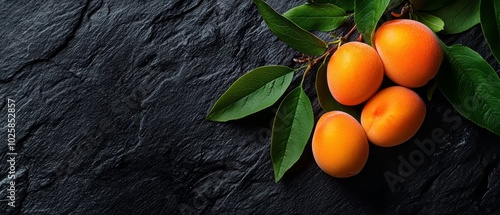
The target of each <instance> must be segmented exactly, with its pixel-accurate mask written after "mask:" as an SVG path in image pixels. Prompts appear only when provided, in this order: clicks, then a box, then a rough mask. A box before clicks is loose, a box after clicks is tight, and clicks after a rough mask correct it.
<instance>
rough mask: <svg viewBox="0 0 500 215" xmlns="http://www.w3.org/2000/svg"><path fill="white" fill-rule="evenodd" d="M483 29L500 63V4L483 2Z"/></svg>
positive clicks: (487, 0) (489, 1) (481, 9)
mask: <svg viewBox="0 0 500 215" xmlns="http://www.w3.org/2000/svg"><path fill="white" fill-rule="evenodd" d="M480 14H481V27H482V29H483V34H484V37H486V41H487V42H488V45H489V46H490V49H491V52H492V53H493V55H494V56H495V58H496V59H497V61H498V62H500V2H498V1H493V0H481V8H480Z"/></svg>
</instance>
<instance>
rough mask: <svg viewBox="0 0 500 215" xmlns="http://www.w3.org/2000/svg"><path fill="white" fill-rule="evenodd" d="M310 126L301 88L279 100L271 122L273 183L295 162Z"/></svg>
mask: <svg viewBox="0 0 500 215" xmlns="http://www.w3.org/2000/svg"><path fill="white" fill-rule="evenodd" d="M313 126H314V115H313V110H312V107H311V101H309V98H308V97H307V95H306V94H305V92H304V90H303V89H302V87H301V86H300V87H297V88H296V89H294V90H293V91H292V92H290V93H289V94H288V95H287V96H286V97H285V99H283V101H282V102H281V104H280V106H279V108H278V112H277V113H276V117H275V118H274V124H273V131H272V137H271V159H272V161H273V167H274V179H275V181H276V182H278V181H279V180H280V179H281V177H283V175H284V174H285V172H286V171H287V170H288V169H290V167H292V166H293V164H295V162H297V160H299V158H300V156H301V155H302V152H303V151H304V148H305V146H306V144H307V141H308V140H309V137H310V135H311V132H312V129H313Z"/></svg>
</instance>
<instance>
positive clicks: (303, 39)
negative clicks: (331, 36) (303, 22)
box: [254, 0, 326, 55]
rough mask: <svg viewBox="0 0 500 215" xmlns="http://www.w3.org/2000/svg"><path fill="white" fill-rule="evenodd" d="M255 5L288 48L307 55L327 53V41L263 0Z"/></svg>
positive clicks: (255, 0) (255, 1) (257, 0)
mask: <svg viewBox="0 0 500 215" xmlns="http://www.w3.org/2000/svg"><path fill="white" fill-rule="evenodd" d="M254 3H255V5H257V9H259V12H260V14H261V15H262V18H263V19H264V21H265V22H266V24H267V26H268V27H269V29H270V30H271V31H272V32H273V33H274V34H275V35H276V36H278V38H279V39H280V40H281V41H283V42H285V43H286V44H287V45H288V46H290V47H292V48H293V49H295V50H297V51H299V52H302V53H304V54H307V55H321V54H323V53H324V52H325V50H326V43H325V41H323V40H321V39H319V38H318V37H316V36H315V35H314V34H312V33H310V32H309V31H307V30H305V29H303V28H301V27H299V26H298V25H297V24H295V23H293V22H292V21H290V20H289V19H287V18H286V17H284V16H282V15H281V14H279V13H278V12H276V11H275V10H274V9H273V8H272V7H271V6H269V5H268V4H267V3H266V2H264V1H263V0H254Z"/></svg>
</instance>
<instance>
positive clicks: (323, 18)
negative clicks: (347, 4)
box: [283, 4, 349, 32]
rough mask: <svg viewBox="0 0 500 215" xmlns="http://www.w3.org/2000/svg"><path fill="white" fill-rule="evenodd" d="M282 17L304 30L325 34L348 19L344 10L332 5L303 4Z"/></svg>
mask: <svg viewBox="0 0 500 215" xmlns="http://www.w3.org/2000/svg"><path fill="white" fill-rule="evenodd" d="M283 16H285V17H286V18H288V19H290V20H291V21H293V22H294V23H295V24H297V25H298V26H300V27H302V28H304V29H306V30H317V31H326V32H328V31H333V30H335V29H337V28H338V27H340V26H341V25H342V24H344V22H345V21H346V20H347V18H348V17H349V16H347V14H346V13H345V11H344V10H342V9H341V8H339V7H337V6H335V5H332V4H322V5H318V4H303V5H300V6H297V7H294V8H292V9H290V10H289V11H287V12H286V13H284V14H283Z"/></svg>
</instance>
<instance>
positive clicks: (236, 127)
mask: <svg viewBox="0 0 500 215" xmlns="http://www.w3.org/2000/svg"><path fill="white" fill-rule="evenodd" d="M302 2H305V1H302V0H293V1H278V0H269V3H270V4H271V5H272V6H273V7H275V8H277V9H278V11H280V12H284V11H285V10H287V9H289V8H291V7H293V6H296V5H299V4H300V3H302ZM0 31H1V32H0V47H1V49H0V70H1V72H0V95H1V96H2V99H1V101H0V102H1V103H0V107H1V113H2V114H1V116H2V117H1V119H2V120H1V121H0V126H1V127H2V129H1V133H0V137H3V138H4V139H2V140H1V142H2V144H1V147H0V157H1V162H0V170H1V171H0V178H1V180H0V187H1V190H2V191H1V192H0V193H1V198H2V199H5V196H6V192H5V191H6V188H7V183H8V182H9V180H7V168H8V164H7V163H6V162H5V161H6V159H7V156H6V153H7V144H6V138H5V137H6V133H7V131H6V124H7V123H6V119H7V116H6V115H7V114H6V112H7V107H6V103H7V102H6V99H7V98H11V99H15V100H16V104H17V127H16V129H17V140H18V142H17V148H16V152H17V153H18V156H17V158H16V159H17V163H16V167H17V173H16V176H17V179H16V183H17V186H16V189H17V193H16V205H17V207H15V208H10V207H7V206H6V202H3V201H2V202H0V203H1V205H0V209H1V210H0V214H320V213H326V214H334V213H335V214H395V213H399V214H429V213H431V214H438V213H439V214H442V213H448V214H456V213H474V214H480V213H488V214H490V213H500V206H499V204H498V202H499V198H500V159H499V156H500V154H499V153H500V137H498V136H495V135H493V134H492V133H490V132H488V131H486V130H484V129H482V128H479V127H478V126H476V125H474V124H473V123H471V122H469V121H467V120H465V119H464V118H461V117H458V114H457V113H456V112H453V111H452V110H453V109H452V107H451V106H450V104H449V103H448V102H447V101H446V99H445V98H444V97H443V96H442V95H441V94H440V93H436V94H435V97H434V99H433V101H432V102H430V103H429V104H428V112H427V113H428V114H427V117H426V120H425V122H424V126H423V127H422V128H421V129H420V131H419V132H418V133H417V135H416V136H415V137H414V138H412V139H411V140H410V141H408V143H406V144H403V145H401V146H398V147H394V148H388V149H382V148H378V147H375V146H373V145H371V146H370V147H371V149H370V157H369V161H368V164H367V166H366V167H365V169H364V170H363V171H362V172H361V173H360V174H359V175H357V176H355V177H352V178H349V179H334V178H332V177H329V176H327V175H326V174H324V173H323V172H321V171H320V169H319V168H318V167H317V166H316V164H315V163H314V161H313V159H312V155H311V150H310V149H309V148H307V149H306V151H305V152H304V155H303V156H302V158H301V159H300V161H299V163H298V164H297V165H296V166H294V168H293V169H292V170H291V171H290V172H289V173H287V174H286V175H285V177H284V178H283V180H282V181H281V182H280V183H277V184H276V183H274V178H273V170H272V165H271V160H270V156H269V138H270V122H271V120H272V115H273V109H275V108H276V106H273V107H271V108H269V109H267V110H265V111H263V112H262V113H259V114H256V115H253V116H250V117H247V118H245V119H243V120H239V121H234V122H229V123H224V124H222V123H213V122H208V121H206V120H204V116H205V114H206V113H207V112H208V110H209V108H210V107H211V106H212V104H213V103H214V102H215V100H216V99H217V98H218V97H219V96H220V95H221V94H222V93H223V92H224V91H225V90H226V89H227V88H228V87H229V85H230V84H231V83H232V82H233V81H234V80H236V79H237V78H238V77H239V76H241V75H242V74H244V73H245V72H246V71H248V70H250V69H252V68H254V67H257V66H262V65H269V64H281V65H287V66H291V67H295V66H297V65H295V64H294V63H293V62H292V60H291V59H292V58H293V57H294V56H296V55H297V53H296V52H294V51H293V50H291V49H290V48H287V47H286V46H285V45H284V44H283V43H281V42H279V41H278V40H277V39H276V37H275V36H273V35H272V34H271V32H270V31H269V30H267V27H266V26H265V24H264V22H263V21H262V19H261V18H260V16H259V15H258V12H257V10H256V8H255V6H254V5H253V4H252V2H251V1H250V0H236V1H221V0H217V1H201V0H192V1H182V0H168V1H139V0H137V1H121V0H109V1H108V0H101V1H99V0H87V1H25V0H20V1H14V0H0ZM443 38H444V39H445V41H446V43H448V44H453V43H463V44H465V45H467V46H469V47H472V48H473V49H475V50H477V51H478V52H480V53H481V54H482V55H483V56H484V57H485V58H486V59H487V60H488V61H489V62H490V63H491V64H492V65H494V67H495V69H496V71H499V66H498V64H497V63H495V61H494V58H493V57H492V56H491V54H489V50H488V47H487V45H486V43H485V42H484V40H483V39H482V35H481V29H480V28H479V27H478V26H476V27H475V28H473V29H471V30H469V31H467V32H466V33H464V34H461V35H454V36H448V37H446V38H445V37H443ZM292 84H293V86H296V84H297V82H294V83H292ZM305 84H306V85H308V86H309V87H307V89H306V90H307V93H308V95H309V96H310V98H311V100H312V101H313V105H314V109H315V111H316V117H318V116H319V114H321V111H320V108H319V105H318V103H317V101H316V96H315V94H314V91H313V89H312V88H311V86H313V79H312V78H309V79H307V80H306V83H305ZM424 91H425V90H421V91H420V92H421V93H422V92H424ZM440 131H443V138H444V139H443V141H440V142H441V143H436V145H435V146H436V149H435V152H434V153H432V154H430V155H428V156H427V155H426V156H425V157H424V158H423V161H422V164H421V165H417V166H415V171H414V172H413V173H411V174H409V175H407V176H406V177H405V180H404V182H401V183H397V184H396V185H395V190H394V192H392V191H391V189H390V187H389V186H388V184H387V183H386V180H385V178H384V173H385V172H387V171H390V172H392V173H398V165H399V164H400V161H399V160H398V157H399V158H404V159H406V160H408V159H409V157H410V156H411V155H413V154H415V153H416V151H418V150H419V148H418V147H417V146H416V145H415V143H414V141H415V140H425V139H431V138H432V133H433V132H438V133H439V132H440ZM4 140H5V141H4ZM308 147H310V145H308ZM412 153H413V154H412Z"/></svg>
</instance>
